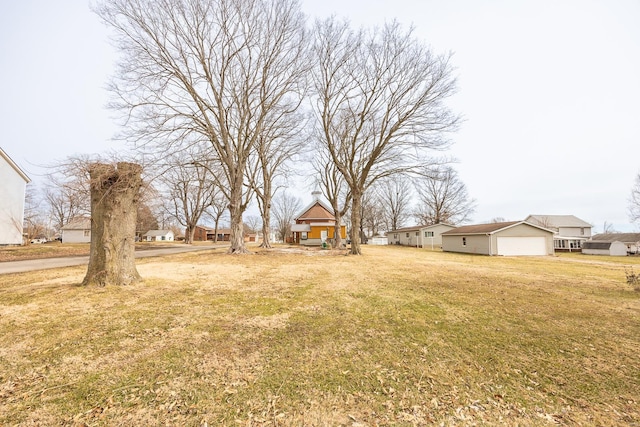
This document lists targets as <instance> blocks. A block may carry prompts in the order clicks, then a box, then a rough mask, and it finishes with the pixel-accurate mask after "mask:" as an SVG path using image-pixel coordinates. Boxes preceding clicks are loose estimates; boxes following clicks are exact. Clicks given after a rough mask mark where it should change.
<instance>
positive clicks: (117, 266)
mask: <svg viewBox="0 0 640 427" xmlns="http://www.w3.org/2000/svg"><path fill="white" fill-rule="evenodd" d="M141 172H142V167H141V166H140V165H137V164H134V163H124V162H121V163H118V164H117V166H114V165H108V164H101V163H95V164H93V165H92V166H91V167H90V169H89V176H90V179H91V248H90V254H89V267H88V269H87V274H86V276H85V278H84V280H83V282H82V284H83V285H97V286H106V285H129V284H132V283H135V282H138V281H140V280H141V278H140V275H139V274H138V270H137V269H136V264H135V257H134V254H135V235H136V219H137V218H136V217H137V205H138V196H139V193H140V187H141V186H142V178H141V176H140V173H141Z"/></svg>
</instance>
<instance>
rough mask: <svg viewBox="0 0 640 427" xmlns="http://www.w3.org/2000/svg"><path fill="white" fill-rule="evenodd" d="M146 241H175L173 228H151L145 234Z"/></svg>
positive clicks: (143, 238) (143, 237)
mask: <svg viewBox="0 0 640 427" xmlns="http://www.w3.org/2000/svg"><path fill="white" fill-rule="evenodd" d="M142 240H144V241H145V242H173V240H174V234H173V231H171V230H149V231H147V232H146V233H145V234H144V235H143V236H142Z"/></svg>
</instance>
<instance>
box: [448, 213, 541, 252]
mask: <svg viewBox="0 0 640 427" xmlns="http://www.w3.org/2000/svg"><path fill="white" fill-rule="evenodd" d="M442 250H443V251H445V252H461V253H468V254H481V255H504V256H532V255H553V254H554V251H553V231H552V230H549V229H546V228H544V227H541V226H539V225H535V224H530V223H528V222H526V221H511V222H494V223H490V224H477V225H465V226H462V227H458V228H454V229H453V230H449V231H446V232H444V233H442Z"/></svg>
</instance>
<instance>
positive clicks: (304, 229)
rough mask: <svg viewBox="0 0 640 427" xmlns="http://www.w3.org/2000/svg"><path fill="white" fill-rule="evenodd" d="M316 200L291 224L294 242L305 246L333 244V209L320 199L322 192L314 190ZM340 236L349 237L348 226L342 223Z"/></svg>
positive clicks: (334, 220)
mask: <svg viewBox="0 0 640 427" xmlns="http://www.w3.org/2000/svg"><path fill="white" fill-rule="evenodd" d="M312 194H313V196H314V200H313V202H311V203H310V204H309V205H308V206H306V207H305V208H304V209H303V210H302V211H301V212H300V214H299V215H298V216H297V217H296V218H295V224H292V225H291V232H292V233H293V243H296V244H299V245H303V246H321V245H322V244H324V243H326V244H329V245H330V244H331V243H332V241H333V239H334V238H335V236H334V233H335V225H336V218H335V215H334V213H333V209H331V207H330V206H328V205H326V204H325V203H323V202H322V201H321V200H320V197H319V196H320V194H321V193H320V192H318V191H314V192H313V193H312ZM340 237H341V238H342V239H345V240H346V238H347V227H346V225H344V224H340Z"/></svg>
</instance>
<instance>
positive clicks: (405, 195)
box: [375, 175, 413, 231]
mask: <svg viewBox="0 0 640 427" xmlns="http://www.w3.org/2000/svg"><path fill="white" fill-rule="evenodd" d="M375 190H376V192H377V194H378V197H377V199H378V201H379V202H380V206H381V207H382V210H383V212H384V217H385V228H386V229H387V231H390V230H397V229H398V228H401V227H403V226H404V224H405V222H406V221H407V219H408V218H409V217H410V216H411V212H410V208H411V199H412V193H413V192H412V189H411V184H410V183H409V180H408V179H407V177H406V176H404V175H394V176H390V177H389V178H386V179H384V180H382V181H380V182H379V183H378V185H376V186H375Z"/></svg>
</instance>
